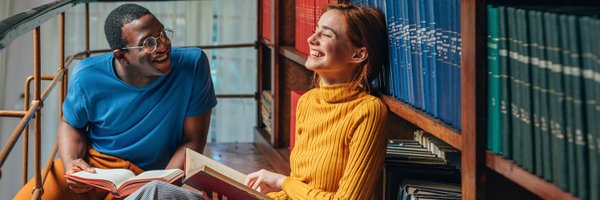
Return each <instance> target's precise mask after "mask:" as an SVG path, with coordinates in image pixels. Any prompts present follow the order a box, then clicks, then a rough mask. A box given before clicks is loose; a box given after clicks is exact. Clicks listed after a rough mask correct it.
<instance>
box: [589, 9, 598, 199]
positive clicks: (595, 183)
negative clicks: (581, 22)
mask: <svg viewBox="0 0 600 200" xmlns="http://www.w3.org/2000/svg"><path fill="white" fill-rule="evenodd" d="M591 25H592V26H591V29H592V31H590V33H591V35H590V36H591V37H593V38H594V39H593V40H590V42H591V41H593V42H591V44H592V46H591V49H592V55H593V56H592V58H594V61H595V62H593V66H594V81H595V87H594V88H595V89H594V91H593V92H594V95H590V96H593V99H594V101H595V102H596V109H595V112H594V113H595V116H596V121H595V122H594V123H593V124H592V125H593V128H590V129H591V130H593V132H592V133H593V135H594V138H595V141H594V142H595V144H596V156H595V161H596V162H595V165H593V166H592V167H591V168H590V171H594V172H595V173H596V176H590V179H592V180H593V181H591V182H590V184H591V186H590V191H592V194H591V195H590V199H594V200H599V199H600V174H599V172H598V171H599V170H600V131H599V130H600V123H598V121H597V120H600V56H599V55H600V40H598V39H597V38H596V37H597V36H598V34H600V20H598V19H594V20H593V21H592V22H591ZM591 112H593V111H591Z"/></svg>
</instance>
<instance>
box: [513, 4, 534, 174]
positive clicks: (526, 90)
mask: <svg viewBox="0 0 600 200" xmlns="http://www.w3.org/2000/svg"><path fill="white" fill-rule="evenodd" d="M516 14H517V25H518V29H517V30H518V32H517V34H518V36H517V37H518V44H519V46H518V53H519V54H518V61H519V69H520V73H519V83H520V85H521V86H520V87H519V88H520V90H521V91H520V92H519V94H520V95H521V97H520V103H519V116H520V118H521V127H520V133H519V134H520V135H521V154H522V156H521V163H522V166H523V168H525V169H526V170H528V171H530V172H533V171H534V169H533V160H534V157H533V147H534V146H533V134H532V126H533V125H532V123H531V121H532V120H531V92H532V90H531V65H530V59H529V54H530V53H529V51H530V45H529V33H528V31H527V30H528V22H529V19H528V17H527V13H526V11H525V10H524V9H517V10H516Z"/></svg>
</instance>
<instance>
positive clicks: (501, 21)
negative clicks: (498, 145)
mask: <svg viewBox="0 0 600 200" xmlns="http://www.w3.org/2000/svg"><path fill="white" fill-rule="evenodd" d="M497 11H498V60H499V62H498V63H499V65H500V88H501V89H500V115H501V118H500V123H501V125H500V127H501V128H500V135H501V138H502V156H503V157H504V158H507V159H512V114H511V113H512V112H511V85H512V81H511V77H510V68H509V66H508V65H509V61H508V60H509V55H508V52H509V51H508V42H509V41H508V21H507V14H506V7H504V6H498V8H497Z"/></svg>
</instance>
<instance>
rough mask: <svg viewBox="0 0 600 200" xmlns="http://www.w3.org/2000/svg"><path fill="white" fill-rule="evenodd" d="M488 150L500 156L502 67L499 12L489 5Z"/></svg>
mask: <svg viewBox="0 0 600 200" xmlns="http://www.w3.org/2000/svg"><path fill="white" fill-rule="evenodd" d="M487 11H488V149H490V150H491V151H492V152H494V153H496V154H498V155H500V154H501V152H502V141H501V135H500V124H501V121H500V120H501V116H500V89H501V88H500V66H499V58H498V12H497V8H496V7H494V6H492V5H488V7H487Z"/></svg>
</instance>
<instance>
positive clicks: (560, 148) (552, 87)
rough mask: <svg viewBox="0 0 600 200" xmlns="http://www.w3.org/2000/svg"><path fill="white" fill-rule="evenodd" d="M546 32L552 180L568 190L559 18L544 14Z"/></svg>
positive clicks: (550, 13) (555, 15)
mask: <svg viewBox="0 0 600 200" xmlns="http://www.w3.org/2000/svg"><path fill="white" fill-rule="evenodd" d="M543 17H544V32H545V33H546V41H545V43H546V45H545V46H546V48H545V49H546V55H547V56H548V63H547V66H548V74H547V77H548V78H547V80H548V105H549V108H550V109H549V110H550V113H549V120H550V121H549V123H550V131H551V133H552V140H551V141H552V142H551V146H552V166H553V168H552V172H553V173H552V180H553V182H554V184H556V185H557V186H558V187H560V188H561V189H563V190H565V189H567V179H566V176H567V171H566V170H567V167H566V163H567V160H566V159H565V158H566V156H567V155H566V143H565V135H564V127H563V124H564V122H563V118H564V117H563V104H564V102H563V101H564V95H563V93H562V92H563V89H562V66H561V62H560V60H561V58H560V51H559V49H558V47H559V45H560V39H559V34H558V32H559V26H558V16H557V14H555V13H552V12H544V16H543Z"/></svg>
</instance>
